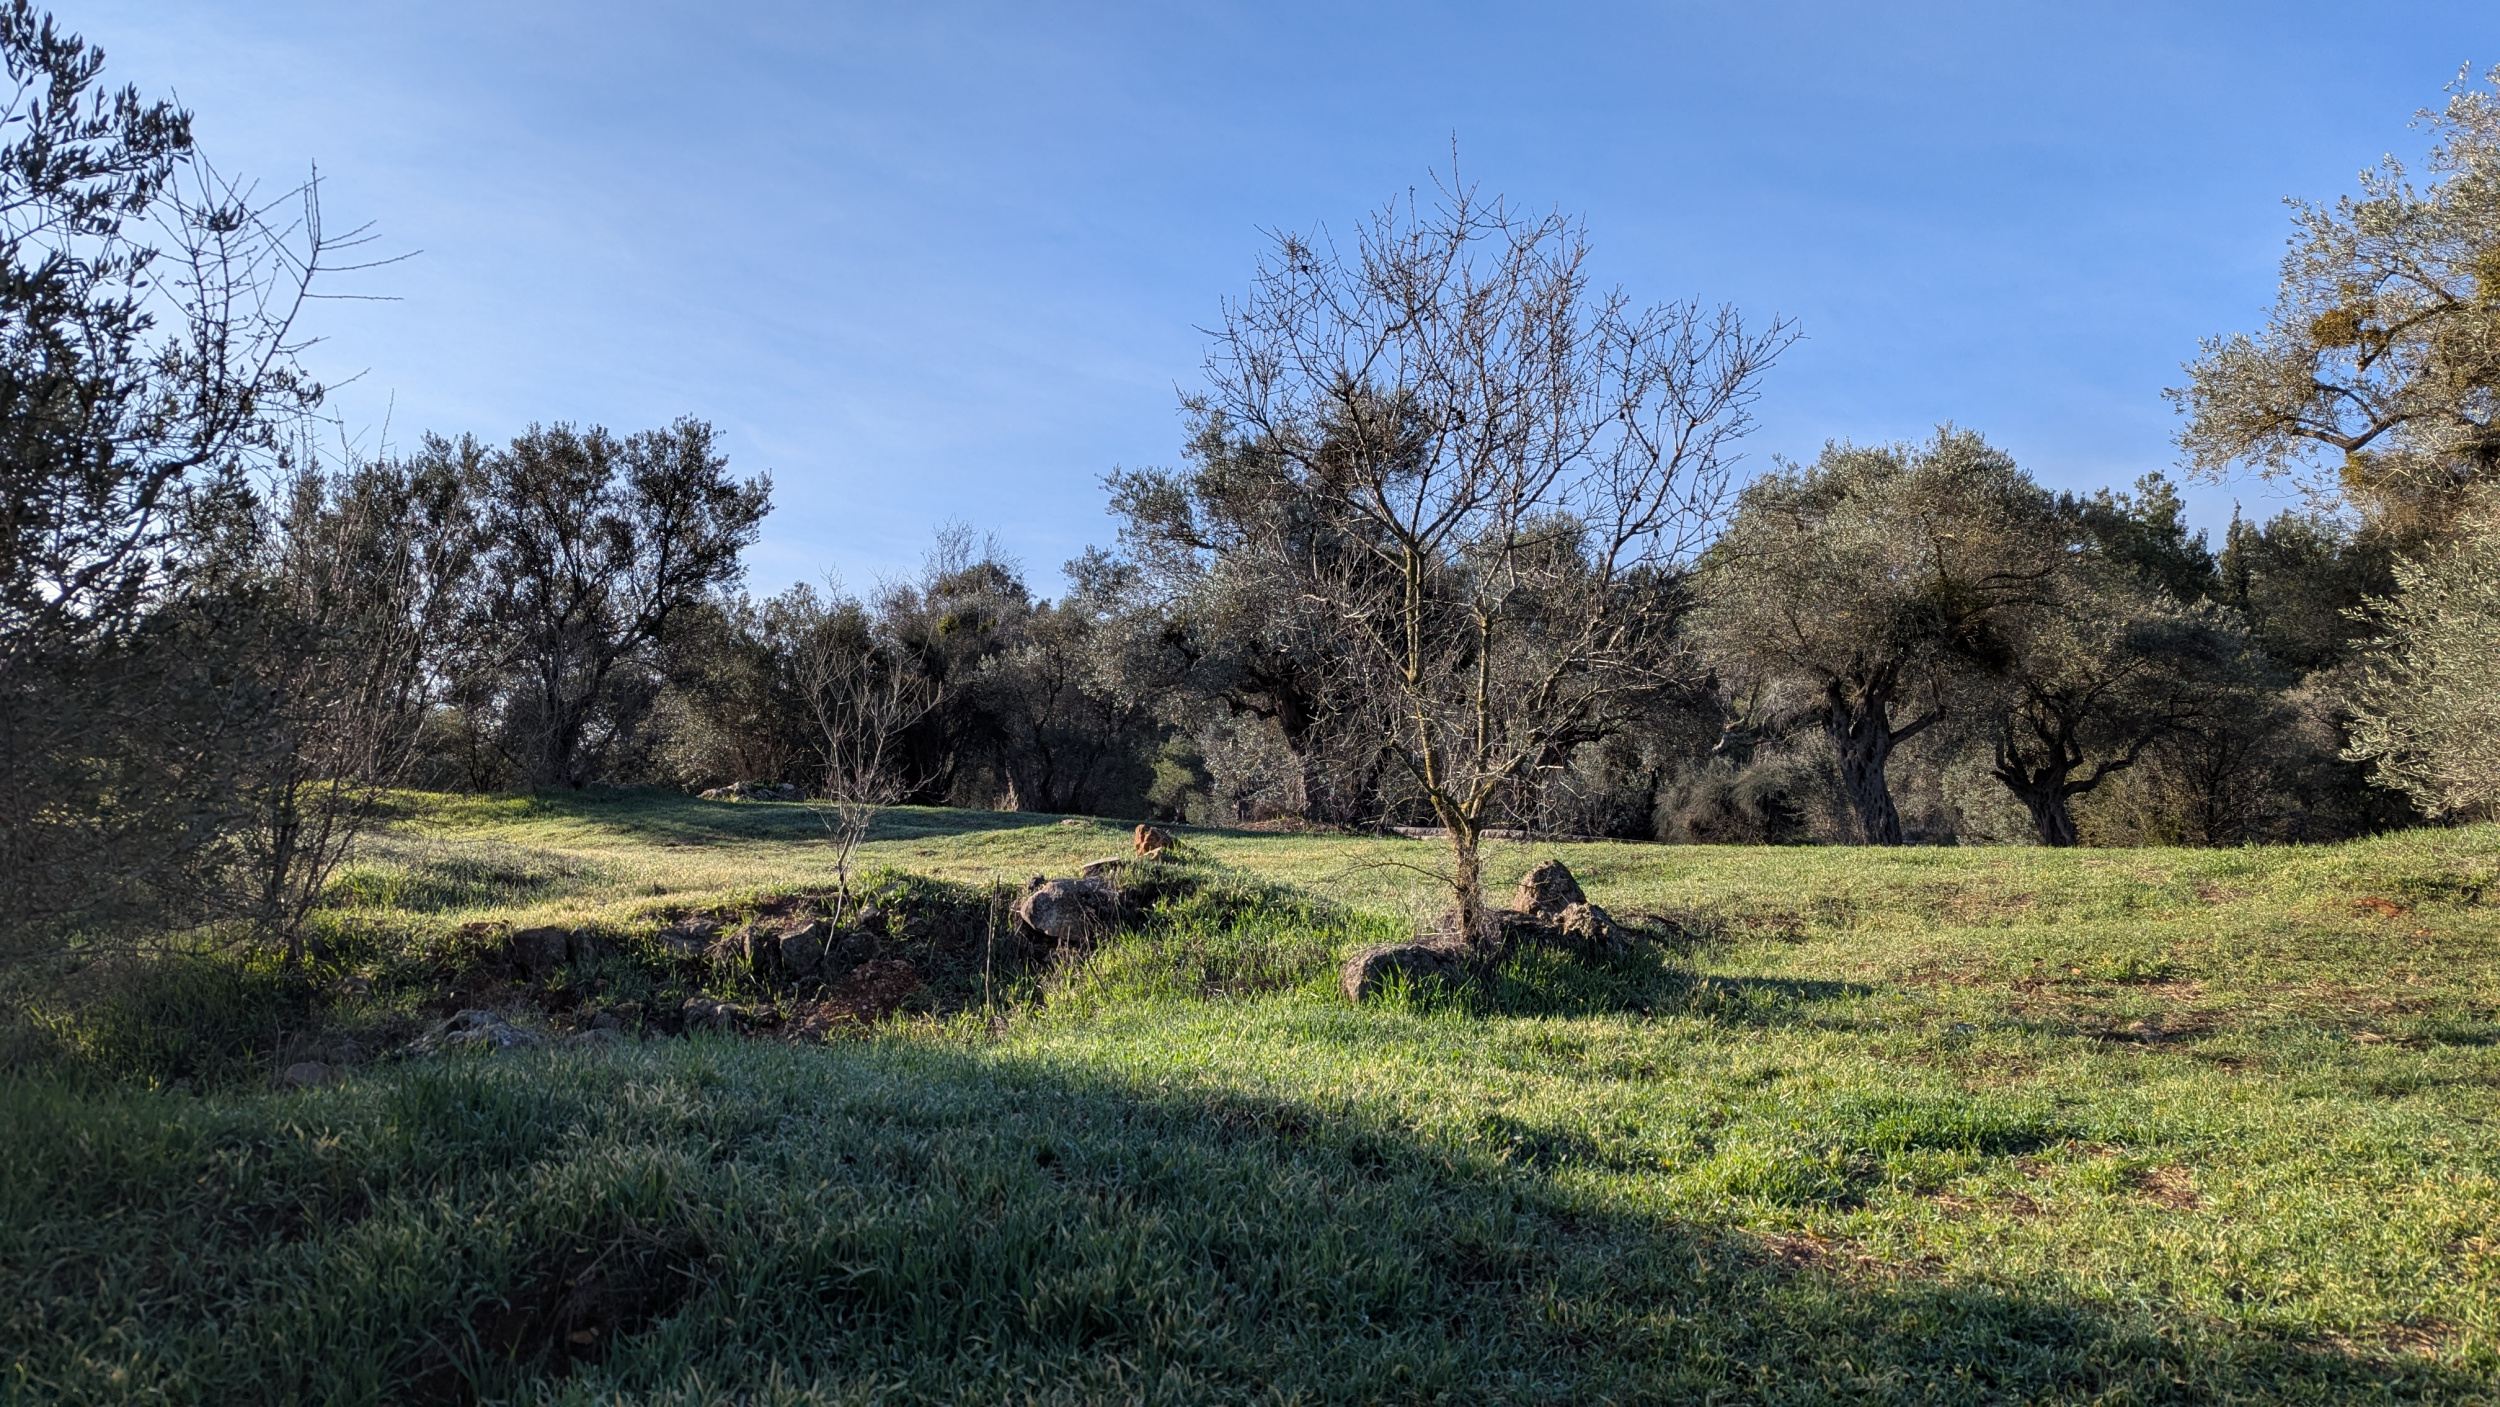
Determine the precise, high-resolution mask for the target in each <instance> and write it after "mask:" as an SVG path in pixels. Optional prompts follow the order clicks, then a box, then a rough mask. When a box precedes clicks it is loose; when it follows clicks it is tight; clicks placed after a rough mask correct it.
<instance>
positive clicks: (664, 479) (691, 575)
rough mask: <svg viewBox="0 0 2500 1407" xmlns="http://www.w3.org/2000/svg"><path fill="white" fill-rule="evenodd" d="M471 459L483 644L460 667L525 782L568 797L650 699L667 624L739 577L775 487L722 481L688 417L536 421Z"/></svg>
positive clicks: (708, 430) (717, 462) (699, 428)
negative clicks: (616, 423) (479, 680)
mask: <svg viewBox="0 0 2500 1407" xmlns="http://www.w3.org/2000/svg"><path fill="white" fill-rule="evenodd" d="M473 462H474V468H473V469H472V471H471V472H472V484H471V492H472V494H473V495H474V498H475V500H476V503H477V512H478V518H479V529H480V532H481V535H482V539H483V546H482V553H481V557H480V561H479V572H478V575H479V579H480V581H481V582H482V583H483V584H484V585H483V592H482V597H481V600H480V602H479V608H478V611H477V620H476V629H477V630H478V631H479V633H480V634H481V636H482V637H484V638H486V639H488V640H491V641H492V642H493V643H492V646H491V648H490V649H489V650H488V651H486V652H484V653H483V654H482V655H480V656H479V658H478V659H477V660H476V661H475V663H474V664H473V666H472V667H473V668H475V669H479V670H483V671H485V672H486V673H487V674H488V675H489V676H490V677H491V683H490V684H489V686H488V687H487V690H485V692H489V693H491V696H492V697H493V698H494V699H495V700H496V702H497V703H499V704H500V706H501V709H502V712H503V720H504V733H505V736H506V739H507V746H508V747H509V748H510V749H511V750H512V751H513V752H515V753H516V754H517V755H518V756H517V760H518V761H519V763H520V764H521V771H522V773H523V774H524V775H525V776H527V777H528V778H529V779H530V780H532V781H534V782H537V783H540V784H542V785H545V784H553V785H561V786H570V787H580V786H582V785H584V784H586V783H587V782H588V781H590V780H591V778H592V777H593V776H594V775H595V774H596V773H597V772H598V770H599V767H600V765H601V763H602V761H603V760H604V759H605V757H606V755H607V753H608V752H609V750H610V749H611V748H613V747H615V746H616V745H617V744H618V743H620V742H621V741H623V740H625V739H626V738H627V737H628V736H629V735H630V734H631V732H632V729H633V725H634V724H635V723H636V722H637V721H639V717H640V714H641V712H642V710H643V709H644V708H645V707H647V705H648V703H649V702H650V699H651V698H652V697H655V696H656V694H657V686H656V676H655V673H654V671H653V670H651V669H650V668H649V665H650V663H651V655H652V652H653V651H654V649H655V647H656V645H657V643H658V641H659V640H660V638H661V636H662V633H663V632H664V631H665V630H666V628H667V626H668V623H669V620H670V619H671V617H672V616H673V615H675V614H676V613H677V612H679V611H681V610H685V609H687V608H689V607H691V606H693V605H694V604H695V603H697V602H699V601H700V600H702V599H703V597H704V596H705V594H706V593H708V592H711V591H713V590H715V589H717V588H719V587H723V586H727V585H729V584H731V583H733V582H735V581H736V580H737V579H738V578H739V576H740V574H741V573H742V572H743V570H744V567H743V564H742V563H741V561H740V554H741V553H742V552H743V551H744V550H745V549H746V547H747V545H748V544H749V543H751V542H753V541H754V540H755V536H756V531H757V525H758V524H759V523H761V522H762V521H763V518H764V514H765V513H766V511H768V509H769V508H770V506H771V500H772V482H771V480H770V479H769V478H767V477H758V478H755V479H750V480H747V481H746V482H744V483H740V482H738V481H736V480H734V479H732V478H730V477H729V463H728V460H727V459H726V458H725V457H724V456H723V455H722V454H721V453H720V451H719V447H718V445H717V444H716V443H715V441H714V439H713V435H712V427H711V426H710V425H708V424H706V423H705V422H703V421H700V420H695V419H692V418H688V419H683V420H679V421H677V422H676V423H675V424H672V425H670V426H669V427H668V428H667V429H665V430H646V431H643V432H640V433H638V434H634V435H629V436H626V437H624V438H622V439H619V438H618V437H616V436H614V435H611V434H609V433H608V432H607V431H606V430H605V429H602V428H600V427H597V426H592V427H590V428H589V429H580V428H577V427H575V426H572V425H562V424H559V425H554V426H546V427H541V426H536V425H533V426H531V427H530V428H529V430H528V431H527V432H526V433H524V434H523V435H521V436H520V437H519V438H517V439H515V440H513V441H512V443H511V445H510V446H509V447H507V448H505V449H504V450H502V451H500V452H497V453H493V454H488V455H484V456H478V457H476V458H475V459H474V461H473Z"/></svg>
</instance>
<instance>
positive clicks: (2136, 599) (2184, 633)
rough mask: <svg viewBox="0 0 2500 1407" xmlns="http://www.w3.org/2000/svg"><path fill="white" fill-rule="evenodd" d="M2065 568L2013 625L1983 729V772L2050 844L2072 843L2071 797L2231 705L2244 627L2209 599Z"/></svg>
mask: <svg viewBox="0 0 2500 1407" xmlns="http://www.w3.org/2000/svg"><path fill="white" fill-rule="evenodd" d="M2061 576H2062V577H2063V580H2062V581H2059V582H2058V583H2057V584H2056V585H2055V587H2054V588H2053V590H2052V591H2051V592H2049V593H2047V599H2045V600H2044V601H2043V602H2042V603H2041V604H2040V606H2039V607H2038V608H2037V609H2034V610H2030V611H2026V612H2024V613H2022V616H2021V618H2020V619H2019V623H2018V624H2017V625H2016V627H2015V629H2014V630H2013V631H2012V632H2011V634H2012V638H2011V639H2010V640H2009V641H2008V645H2009V649H2008V650H2007V652H2006V665H2005V669H2004V673H2003V677H2002V679H2001V680H2000V681H1999V687H1998V690H1997V698H1998V700H1999V702H1998V703H1997V705H1996V707H1995V710H1994V713H1995V716H1994V718H1993V719H1992V720H1991V723H1990V726H1989V730H1988V731H1989V742H1990V756H1989V775H1990V776H1993V777H1995V778H1996V779H1997V780H1998V781H1999V782H2002V783H2003V784H2004V785H2005V788H2006V789H2007V790H2008V791H2010V792H2012V793H2013V795H2014V798H2015V799H2016V800H2017V801H2020V802H2021V803H2022V804H2023V808H2024V809H2025V810H2026V811H2028V812H2029V813H2030V815H2031V823H2032V828H2033V830H2034V831H2035V832H2036V833H2037V835H2038V836H2039V839H2040V843H2041V844H2042V845H2052V846H2064V845H2072V844H2074V843H2075V840H2076V831H2075V818H2074V813H2073V809H2072V802H2073V800H2074V798H2076V797H2078V796H2082V795H2084V794H2086V793H2088V792H2091V791H2093V790H2095V789H2096V788H2098V787H2099V786H2100V785H2101V784H2102V783H2103V782H2105V781H2107V780H2109V778H2110V777H2112V776H2114V775H2116V774H2118V773H2120V772H2124V771H2126V770H2127V769H2128V768H2131V767H2133V766H2135V765H2136V764H2137V763H2138V762H2140V761H2142V760H2143V759H2144V757H2145V756H2146V754H2147V751H2148V750H2149V749H2151V748H2152V747H2153V746H2154V745H2155V744H2157V743H2159V742H2161V741H2162V740H2164V739H2166V738H2170V737H2173V736H2175V735H2177V734H2179V733H2180V732H2181V731H2182V730H2184V729H2186V728H2189V727H2191V726H2192V725H2194V724H2196V723H2198V722H2201V721H2204V720H2206V719H2207V718H2209V717H2210V716H2211V715H2212V713H2213V711H2214V710H2215V709H2216V708H2217V707H2223V706H2227V701H2228V700H2229V699H2230V698H2232V694H2230V693H2229V692H2227V691H2226V687H2225V686H2227V685H2228V684H2230V683H2232V682H2234V680H2235V678H2236V677H2237V676H2240V675H2244V674H2246V673H2247V669H2246V667H2245V664H2244V662H2245V661H2246V659H2247V632H2246V630H2245V629H2244V628H2242V627H2241V626H2240V625H2239V623H2238V622H2237V621H2235V620H2233V619H2231V618H2230V617H2228V616H2227V615H2225V614H2224V613H2223V612H2222V611H2221V610H2219V609H2217V608H2215V607H2214V606H2212V605H2210V604H2207V603H2201V602H2200V603H2197V604H2194V605H2188V604H2182V603H2179V602H2177V601H2175V600H2173V599H2171V598H2169V597H2168V596H2166V595H2165V594H2163V593H2162V592H2159V591H2157V590H2153V589H2150V588H2148V587H2146V586H2144V585H2143V584H2141V583H2139V582H2137V581H2134V580H2132V579H2129V578H2128V577H2126V576H2123V575H2121V574H2119V573H2117V572H2115V571H2112V570H2110V569H2109V566H2108V564H2105V563H2101V562H2097V561H2091V560H2088V559H2087V560H2084V561H2080V562H2076V563H2073V564H2072V565H2071V566H2070V567H2069V569H2068V570H2067V571H2065V572H2064V573H2061Z"/></svg>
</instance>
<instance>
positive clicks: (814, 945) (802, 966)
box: [777, 920, 828, 979]
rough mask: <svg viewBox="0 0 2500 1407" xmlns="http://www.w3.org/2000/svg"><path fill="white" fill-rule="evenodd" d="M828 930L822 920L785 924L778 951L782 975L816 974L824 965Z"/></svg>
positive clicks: (811, 975)
mask: <svg viewBox="0 0 2500 1407" xmlns="http://www.w3.org/2000/svg"><path fill="white" fill-rule="evenodd" d="M827 931H828V930H827V929H826V927H825V925H824V923H823V922H822V921H821V920H818V921H802V922H795V923H788V924H784V925H783V926H782V929H781V936H780V939H779V940H778V952H777V961H778V962H779V963H780V965H781V972H782V975H783V976H785V977H789V978H793V979H795V978H800V977H813V976H815V975H816V969H817V968H819V967H822V966H823V965H824V961H825V935H826V933H827Z"/></svg>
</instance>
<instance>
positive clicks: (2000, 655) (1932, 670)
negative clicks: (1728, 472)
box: [1693, 428, 2063, 845]
mask: <svg viewBox="0 0 2500 1407" xmlns="http://www.w3.org/2000/svg"><path fill="white" fill-rule="evenodd" d="M2056 517H2057V515H2056V511H2055V505H2054V503H2053V502H2052V500H2051V499H2050V498H2049V496H2048V495H2047V494H2045V493H2043V492H2042V491H2041V490H2040V488H2039V486H2038V485H2036V484H2034V483H2033V482H2032V481H2031V478H2030V476H2029V475H2027V474H2025V473H2023V471H2022V470H2021V469H2020V468H2018V467H2016V465H2015V464H2014V461H2013V460H2012V459H2010V458H2008V457H2007V456H2006V455H2005V454H2003V453H2002V452H2000V451H1998V450H1995V449H1992V448H1990V447H1989V445H1988V444H1987V442H1986V441H1984V440H1982V439H1981V438H1980V437H1979V436H1978V435H1977V434H1975V433H1973V432H1970V431H1967V430H1954V429H1950V428H1947V429H1942V430H1939V431H1937V432H1936V435H1935V438H1933V439H1932V440H1929V441H1928V442H1927V443H1925V444H1922V445H1915V446H1913V445H1888V446H1874V447H1863V446H1856V445H1849V444H1839V443H1836V444H1833V445H1830V446H1828V447H1826V448H1825V450H1824V451H1823V454H1822V457H1821V458H1820V459H1818V460H1816V462H1815V463H1814V464H1812V465H1810V466H1804V467H1795V466H1792V467H1789V468H1787V469H1785V470H1783V471H1782V472H1779V473H1775V474H1769V475H1765V476H1764V477H1762V478H1760V479H1758V480H1756V481H1754V483H1752V484H1751V485H1749V486H1747V488H1746V489H1745V491H1744V493H1743V495H1742V496H1741V497H1740V498H1739V499H1738V502H1737V508H1736V513H1735V516H1734V517H1733V518H1732V519H1731V520H1730V521H1729V524H1728V528H1727V531H1726V532H1725V533H1724V534H1722V535H1721V536H1720V538H1719V540H1718V541H1717V542H1715V543H1713V544H1712V545H1711V548H1710V551H1709V553H1708V554H1707V556H1706V557H1705V558H1704V559H1703V562H1702V564H1701V565H1702V570H1701V574H1700V579H1699V582H1698V594H1699V598H1700V600H1699V604H1698V606H1697V608H1696V609H1695V612H1694V619H1693V629H1694V632H1695V634H1696V635H1697V636H1698V637H1699V638H1700V639H1701V640H1702V641H1703V642H1704V644H1705V647H1706V648H1707V650H1708V651H1709V653H1710V657H1711V659H1712V660H1713V662H1714V663H1715V664H1717V665H1718V667H1719V669H1720V671H1721V674H1722V676H1723V677H1724V678H1726V679H1727V680H1728V681H1729V682H1730V683H1731V684H1732V685H1734V686H1735V688H1736V689H1737V691H1738V692H1739V693H1741V694H1743V695H1745V696H1747V697H1748V698H1750V699H1752V700H1755V701H1757V702H1758V703H1759V704H1760V705H1761V707H1762V709H1763V714H1762V716H1761V717H1760V718H1759V719H1757V720H1754V723H1755V726H1754V731H1757V732H1761V733H1766V734H1773V735H1776V734H1780V733H1786V732H1790V731H1793V730H1795V729H1797V728H1799V727H1806V726H1813V727H1819V728H1820V729H1821V730H1822V732H1823V733H1824V735H1825V736H1826V737H1827V738H1829V739H1830V741H1831V744H1832V747H1833V750H1834V751H1835V753H1836V754H1837V761H1838V763H1839V769H1840V780H1841V786H1842V790H1843V791H1844V792H1845V793H1846V795H1847V797H1848V800H1849V805H1850V808H1851V810H1852V811H1854V812H1855V813H1856V817H1857V823H1858V829H1859V834H1860V838H1861V839H1863V840H1864V841H1865V842H1866V843H1868V844H1871V845H1899V844H1901V843H1902V842H1903V840H1904V835H1903V832H1902V828H1901V814H1900V811H1899V809H1898V808H1897V807H1896V806H1895V805H1894V804H1893V799H1892V790H1891V786H1890V784H1889V782H1888V781H1887V779H1886V777H1885V767H1886V765H1887V764H1888V763H1889V762H1890V760H1891V758H1892V754H1893V751H1894V749H1896V748H1898V747H1899V746H1900V745H1901V744H1902V743H1903V742H1905V741H1907V740H1909V739H1910V738H1913V737H1916V736H1917V735H1918V734H1920V733H1923V732H1925V731H1927V730H1928V729H1929V728H1931V727H1934V726H1935V725H1936V724H1937V723H1939V722H1941V721H1942V720H1943V719H1944V717H1945V715H1946V710H1947V709H1948V708H1949V707H1950V706H1951V705H1952V696H1953V694H1954V692H1955V690H1956V689H1957V688H1959V687H1961V684H1960V679H1961V677H1962V676H1964V675H1966V674H1969V673H1974V672H1975V673H1979V674H1988V673H1992V672H1996V671H2001V670H2002V669H2003V668H2004V667H2005V665H2006V664H2007V663H2008V662H2009V660H2010V659H2011V646H2010V643H2009V635H2010V633H2011V631H2012V630H2013V629H2014V627H2015V624H2016V621H2017V618H2018V617H2019V616H2020V615H2021V614H2022V613H2024V612H2026V611H2028V610H2031V609H2033V608H2036V607H2038V606H2040V605H2042V604H2044V603H2046V602H2047V601H2048V600H2050V599H2051V595H2052V591H2053V582H2052V578H2053V577H2054V575H2055V574H2056V572H2057V570H2058V567H2059V563H2060V560H2061V556H2062V553H2061V549H2060V543H2061V541H2062V539H2063V535H2062V533H2061V531H2060V529H2059V525H2058V523H2057V521H2056Z"/></svg>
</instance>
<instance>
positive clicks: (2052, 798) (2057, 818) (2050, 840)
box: [2021, 785, 2075, 849]
mask: <svg viewBox="0 0 2500 1407" xmlns="http://www.w3.org/2000/svg"><path fill="white" fill-rule="evenodd" d="M2021 796H2022V800H2023V805H2024V807H2025V808H2027V809H2028V810H2029V811H2030V812H2031V828H2032V829H2033V830H2034V831H2037V832H2038V833H2039V836H2040V843H2041V844H2042V845H2047V846H2054V847H2057V848H2061V849H2062V848H2064V847H2067V846H2071V845H2073V844H2074V843H2075V817H2074V813H2073V812H2072V811H2070V810H2068V809H2067V806H2066V789H2065V788H2064V787H2063V786H2059V785H2052V786H2050V787H2049V788H2048V789H2047V790H2046V791H2030V792H2024V793H2021Z"/></svg>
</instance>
